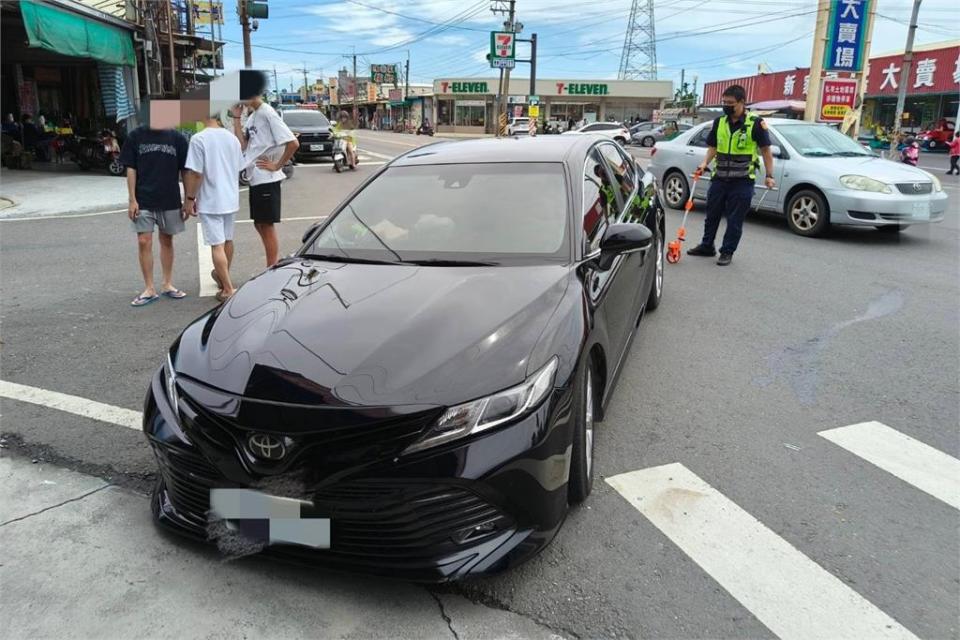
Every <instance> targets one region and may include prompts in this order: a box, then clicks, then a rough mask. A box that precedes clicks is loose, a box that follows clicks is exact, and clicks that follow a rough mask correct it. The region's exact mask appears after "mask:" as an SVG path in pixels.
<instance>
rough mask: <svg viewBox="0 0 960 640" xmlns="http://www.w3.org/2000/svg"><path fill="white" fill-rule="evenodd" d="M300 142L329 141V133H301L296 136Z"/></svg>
mask: <svg viewBox="0 0 960 640" xmlns="http://www.w3.org/2000/svg"><path fill="white" fill-rule="evenodd" d="M298 139H299V141H300V143H301V144H302V143H304V142H312V143H314V144H316V143H318V142H330V134H329V133H301V134H300V137H299V138H298Z"/></svg>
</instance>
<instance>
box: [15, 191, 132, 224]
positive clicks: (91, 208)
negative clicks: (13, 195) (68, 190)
mask: <svg viewBox="0 0 960 640" xmlns="http://www.w3.org/2000/svg"><path fill="white" fill-rule="evenodd" d="M3 200H7V201H10V202H12V201H11V200H10V198H9V197H7V196H0V221H3V220H18V219H22V218H51V217H56V216H65V217H71V216H79V215H84V214H91V213H104V214H105V213H107V212H108V211H117V210H119V209H126V208H127V201H126V200H123V201H121V202H117V203H115V204H98V205H86V206H79V207H73V208H71V209H69V210H66V211H43V210H34V211H29V210H22V211H14V210H13V208H16V207H22V206H23V205H24V203H23V202H16V203H14V204H13V205H11V206H8V207H3V206H2V201H3Z"/></svg>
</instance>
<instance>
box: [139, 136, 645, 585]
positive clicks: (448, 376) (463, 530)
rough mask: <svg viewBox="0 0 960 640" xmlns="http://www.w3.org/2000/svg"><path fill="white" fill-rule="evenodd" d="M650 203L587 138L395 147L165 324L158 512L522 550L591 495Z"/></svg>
mask: <svg viewBox="0 0 960 640" xmlns="http://www.w3.org/2000/svg"><path fill="white" fill-rule="evenodd" d="M663 224H664V223H663V210H662V208H661V207H660V205H659V199H658V198H657V197H656V195H655V193H654V188H653V185H652V183H651V178H650V177H649V176H648V175H644V174H643V172H642V170H641V169H640V168H639V167H637V166H636V164H635V163H634V161H633V160H632V158H631V157H630V156H628V155H627V154H625V153H624V152H623V150H622V149H620V148H619V146H618V145H617V144H615V143H614V142H612V141H608V140H603V139H601V138H599V137H590V136H556V137H547V138H522V139H504V140H472V141H464V142H442V143H436V144H431V145H429V146H426V147H421V148H419V149H416V150H414V151H411V152H409V153H407V154H405V155H404V156H401V157H400V158H397V159H395V160H394V161H392V162H391V163H389V164H388V165H387V166H385V167H383V168H382V169H381V170H380V171H379V172H378V173H377V174H376V175H374V176H373V177H371V178H370V179H369V180H368V181H367V182H366V183H364V184H363V185H362V186H361V187H360V188H359V189H358V190H357V191H355V192H354V193H353V194H352V195H351V196H349V197H348V199H347V200H346V201H345V202H343V203H342V204H341V205H340V206H339V207H338V208H337V209H336V210H335V211H334V212H333V214H332V215H331V216H330V217H329V218H327V219H326V220H325V221H324V222H323V223H321V224H318V225H315V226H314V227H311V228H310V229H309V230H307V232H306V234H305V235H304V238H303V246H302V247H301V248H300V249H299V251H297V253H296V254H294V255H293V256H291V257H289V258H286V259H284V260H282V261H281V262H280V263H278V264H277V265H276V266H274V267H272V268H270V269H268V270H266V271H265V272H263V273H261V274H260V275H259V276H257V277H255V278H253V279H252V280H250V281H249V282H247V283H246V284H245V285H244V286H243V287H242V288H240V290H239V291H238V292H237V294H236V295H235V296H234V297H233V298H231V299H230V300H229V301H228V302H226V303H225V304H223V305H221V306H220V307H218V308H216V309H215V310H213V311H211V312H210V313H208V314H206V315H204V316H202V317H200V318H199V319H198V320H196V321H195V322H194V323H193V324H191V325H190V326H188V327H187V328H186V330H185V331H184V332H183V333H182V334H181V335H180V337H179V338H178V339H177V341H176V342H175V343H174V345H173V346H172V348H171V350H170V353H169V355H168V357H167V360H166V363H165V364H164V366H163V367H161V369H160V370H159V371H157V373H156V375H155V376H154V378H153V381H152V384H151V386H150V390H149V391H148V393H147V397H146V406H145V413H144V432H145V433H146V436H147V438H148V440H149V443H150V445H151V446H152V448H153V451H154V452H155V454H156V458H157V460H158V462H159V466H160V474H159V477H158V483H157V487H156V491H155V493H154V495H153V500H152V505H153V512H154V515H155V517H156V518H157V520H158V521H159V522H160V523H162V524H163V525H167V526H169V527H171V528H173V529H174V530H176V531H179V532H181V533H185V534H189V535H192V536H195V537H198V538H204V539H210V538H217V539H218V542H219V543H221V544H220V547H221V549H222V550H224V551H226V552H228V553H249V552H251V551H254V552H261V551H262V552H263V553H265V554H268V555H274V556H277V557H280V558H284V559H288V560H293V561H297V562H304V563H318V564H322V565H325V566H330V567H335V568H343V569H349V570H355V571H363V572H368V573H375V574H379V575H389V576H395V577H401V578H405V579H412V580H423V581H444V580H452V579H457V578H462V577H466V576H475V575H481V574H486V573H491V572H495V571H500V570H503V569H506V568H508V567H511V566H514V565H516V564H518V563H519V562H521V561H523V560H525V559H527V558H529V557H531V556H532V555H534V554H535V553H536V552H537V551H539V550H540V549H542V548H543V547H544V546H546V545H547V544H548V543H549V542H550V540H551V539H552V538H553V536H554V535H555V534H556V533H557V531H558V529H559V527H560V525H561V524H562V523H563V520H564V516H565V514H566V512H567V509H568V506H569V505H571V504H576V503H579V502H582V501H583V500H585V499H586V498H587V496H588V495H589V494H590V491H591V487H592V484H593V478H594V470H593V455H594V423H595V422H597V421H599V420H602V419H603V414H604V407H605V406H606V404H607V402H608V401H609V399H610V397H611V395H612V394H613V389H614V383H615V381H616V379H617V374H618V372H619V370H620V368H621V366H622V365H623V362H624V360H625V356H626V354H627V352H628V348H629V346H630V343H631V340H632V338H633V336H634V333H635V331H636V329H637V326H638V324H639V323H640V320H641V318H642V317H643V314H644V312H645V311H647V310H650V309H653V308H655V307H656V306H657V305H658V304H659V302H660V296H661V291H662V283H663V237H664V229H663ZM238 540H239V541H240V543H239V544H238V543H237V541H238Z"/></svg>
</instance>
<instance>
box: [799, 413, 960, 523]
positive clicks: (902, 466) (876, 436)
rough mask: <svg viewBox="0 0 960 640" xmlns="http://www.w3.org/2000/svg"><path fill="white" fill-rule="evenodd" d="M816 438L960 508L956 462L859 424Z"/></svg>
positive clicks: (880, 427) (881, 428)
mask: <svg viewBox="0 0 960 640" xmlns="http://www.w3.org/2000/svg"><path fill="white" fill-rule="evenodd" d="M818 435H820V436H822V437H824V438H826V439H827V440H829V441H830V442H832V443H834V444H836V445H839V446H841V447H843V448H844V449H846V450H847V451H849V452H850V453H852V454H853V455H855V456H859V457H861V458H863V459H864V460H866V461H867V462H869V463H871V464H873V465H876V466H878V467H880V468H881V469H883V470H884V471H886V472H887V473H890V474H893V475H895V476H896V477H898V478H900V479H901V480H903V481H904V482H907V483H909V484H912V485H913V486H914V487H916V488H917V489H920V490H921V491H923V492H925V493H929V494H930V495H931V496H933V497H934V498H937V499H938V500H942V501H944V502H946V503H947V504H949V505H950V506H951V507H953V508H955V509H960V460H957V459H956V458H954V457H953V456H949V455H947V454H946V453H944V452H942V451H940V450H938V449H934V448H933V447H931V446H930V445H927V444H924V443H922V442H920V441H919V440H915V439H913V438H911V437H910V436H908V435H906V434H903V433H900V432H899V431H897V430H896V429H893V428H891V427H888V426H887V425H885V424H883V423H882V422H861V423H859V424H852V425H850V426H848V427H840V428H838V429H828V430H826V431H821V432H820V433H819V434H818Z"/></svg>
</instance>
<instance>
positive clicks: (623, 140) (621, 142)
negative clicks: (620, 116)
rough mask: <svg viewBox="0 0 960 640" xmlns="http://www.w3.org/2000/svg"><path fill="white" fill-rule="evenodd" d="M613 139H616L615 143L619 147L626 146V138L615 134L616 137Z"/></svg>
mask: <svg viewBox="0 0 960 640" xmlns="http://www.w3.org/2000/svg"><path fill="white" fill-rule="evenodd" d="M614 141H616V143H617V144H618V145H620V146H621V147H625V146H627V139H626V138H623V137H621V136H617V137H616V138H614Z"/></svg>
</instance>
